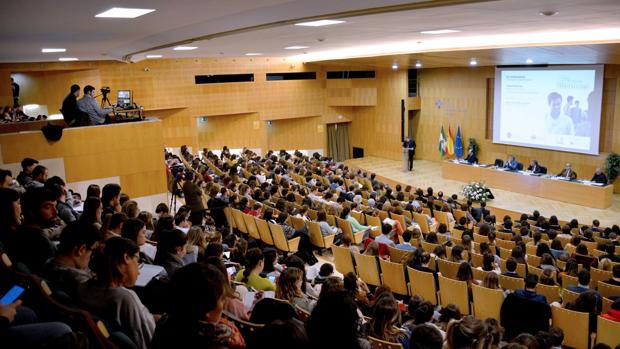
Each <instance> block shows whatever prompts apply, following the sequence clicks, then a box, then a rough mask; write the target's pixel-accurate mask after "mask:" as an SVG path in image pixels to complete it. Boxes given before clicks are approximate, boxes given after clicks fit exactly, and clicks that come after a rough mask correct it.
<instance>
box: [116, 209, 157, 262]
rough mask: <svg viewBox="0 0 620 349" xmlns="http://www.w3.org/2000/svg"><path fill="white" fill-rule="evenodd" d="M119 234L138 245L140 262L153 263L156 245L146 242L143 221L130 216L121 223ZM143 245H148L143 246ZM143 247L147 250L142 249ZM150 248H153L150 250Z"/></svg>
mask: <svg viewBox="0 0 620 349" xmlns="http://www.w3.org/2000/svg"><path fill="white" fill-rule="evenodd" d="M121 236H122V237H124V238H126V239H129V240H131V241H133V242H134V243H135V244H136V245H138V247H140V263H146V264H153V258H154V257H155V253H153V252H157V247H155V246H153V245H150V244H147V242H146V227H145V225H144V222H142V221H141V220H139V219H135V218H130V219H128V220H127V222H125V224H123V228H122V229H121ZM145 246H148V247H146V248H144V247H145ZM143 248H144V249H145V250H146V251H147V252H145V251H143ZM151 248H152V249H153V250H151Z"/></svg>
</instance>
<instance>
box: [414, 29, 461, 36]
mask: <svg viewBox="0 0 620 349" xmlns="http://www.w3.org/2000/svg"><path fill="white" fill-rule="evenodd" d="M459 32H460V30H455V29H437V30H425V31H421V32H420V34H429V35H439V34H450V33H459Z"/></svg>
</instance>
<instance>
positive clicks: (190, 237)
mask: <svg viewBox="0 0 620 349" xmlns="http://www.w3.org/2000/svg"><path fill="white" fill-rule="evenodd" d="M206 248H207V234H206V233H205V232H204V230H203V229H202V227H201V226H199V225H194V226H192V227H190V228H189V231H188V232H187V243H186V244H185V251H186V253H185V256H184V257H183V260H184V261H185V264H190V263H194V262H196V261H201V260H203V259H204V254H205V249H206Z"/></svg>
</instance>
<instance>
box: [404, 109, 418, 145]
mask: <svg viewBox="0 0 620 349" xmlns="http://www.w3.org/2000/svg"><path fill="white" fill-rule="evenodd" d="M419 114H420V111H419V110H409V113H408V114H407V136H408V137H409V138H411V139H415V129H416V128H417V127H416V126H417V123H418V122H419V119H420V118H419V117H418V116H419Z"/></svg>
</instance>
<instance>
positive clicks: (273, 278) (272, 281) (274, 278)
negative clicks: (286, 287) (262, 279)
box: [268, 275, 276, 284]
mask: <svg viewBox="0 0 620 349" xmlns="http://www.w3.org/2000/svg"><path fill="white" fill-rule="evenodd" d="M268 278H269V281H271V283H272V284H275V283H276V277H275V276H274V275H269V277H268Z"/></svg>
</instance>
